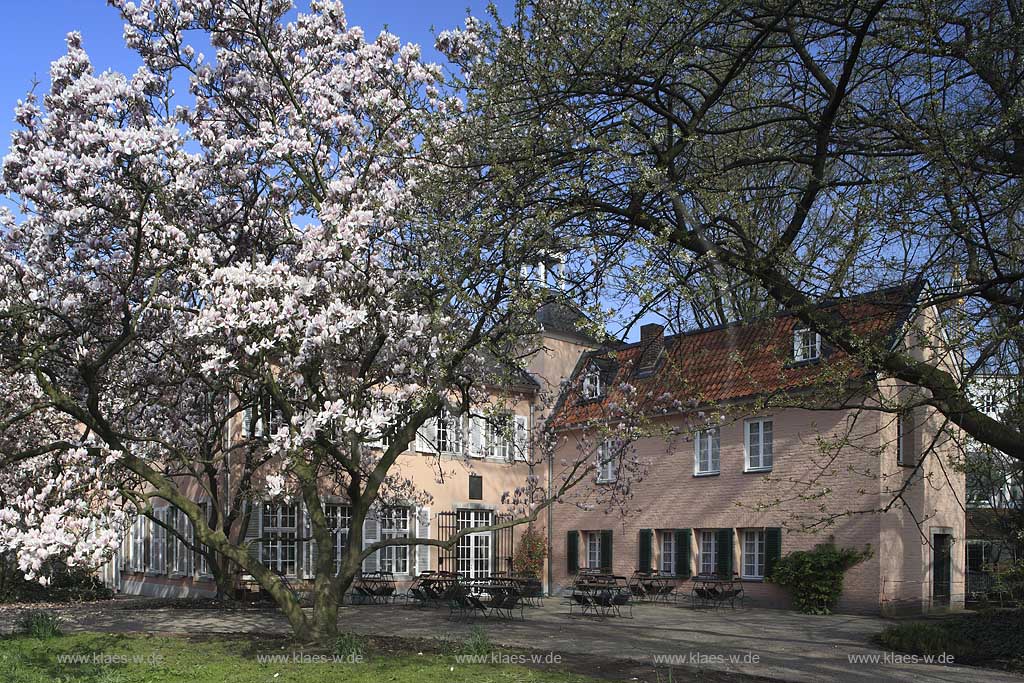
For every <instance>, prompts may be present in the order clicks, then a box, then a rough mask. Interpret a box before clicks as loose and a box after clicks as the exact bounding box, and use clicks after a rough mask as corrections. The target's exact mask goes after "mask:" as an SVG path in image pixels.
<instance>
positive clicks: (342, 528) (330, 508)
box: [324, 503, 352, 576]
mask: <svg viewBox="0 0 1024 683" xmlns="http://www.w3.org/2000/svg"><path fill="white" fill-rule="evenodd" d="M324 515H325V516H326V517H327V528H328V529H330V530H331V531H333V532H334V575H335V576H337V575H338V574H339V573H341V558H342V556H343V555H344V554H345V548H346V547H347V546H348V532H349V529H350V528H351V527H352V508H350V507H349V506H348V505H335V504H333V503H328V504H327V505H324Z"/></svg>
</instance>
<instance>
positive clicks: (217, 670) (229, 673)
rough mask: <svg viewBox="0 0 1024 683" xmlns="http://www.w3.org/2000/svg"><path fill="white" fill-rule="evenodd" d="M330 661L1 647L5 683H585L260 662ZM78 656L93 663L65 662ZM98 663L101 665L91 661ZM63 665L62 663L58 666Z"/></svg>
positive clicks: (368, 659) (129, 642) (532, 675)
mask: <svg viewBox="0 0 1024 683" xmlns="http://www.w3.org/2000/svg"><path fill="white" fill-rule="evenodd" d="M293 652H295V653H299V652H303V653H304V654H305V655H310V656H311V655H316V656H320V657H331V656H332V655H331V654H330V653H329V652H326V651H324V650H315V649H306V650H303V649H302V648H301V647H300V646H297V645H295V646H293V645H292V644H289V643H284V642H283V641H272V640H267V641H248V640H235V639H231V640H221V641H196V640H186V639H182V638H172V637H162V636H134V635H114V634H102V633H79V634H71V635H65V636H62V637H56V638H47V639H39V638H31V637H25V636H15V637H10V638H4V639H0V681H3V682H4V683H53V682H54V681H58V682H59V683H165V682H166V683H181V682H182V681H184V682H186V683H262V682H266V683H323V682H325V681H334V680H338V681H345V682H346V683H349V682H351V683H364V682H365V683H377V682H378V681H393V682H396V683H405V682H412V681H425V682H429V683H442V682H445V683H446V682H447V681H466V682H467V683H469V682H470V681H471V682H472V683H586V682H588V681H592V680H593V679H590V678H585V677H581V676H576V675H573V674H567V673H563V672H561V671H558V670H555V669H532V668H528V667H525V666H520V665H513V664H472V665H470V664H459V663H458V662H456V659H455V656H454V655H453V654H437V653H429V652H428V653H424V654H422V655H420V654H416V653H411V652H398V653H385V652H378V653H375V652H374V651H373V650H370V651H368V652H367V653H366V656H365V661H364V662H363V663H358V664H354V663H337V662H331V663H323V662H319V663H299V662H288V663H281V662H274V663H267V662H260V661H259V660H258V657H260V656H267V655H285V656H291V655H292V653H293ZM68 656H78V657H79V658H82V657H84V658H86V659H87V660H90V661H85V662H83V661H81V659H79V660H78V661H77V662H69V661H67V657H68ZM97 658H98V660H99V661H96V660H97ZM62 660H63V661H62Z"/></svg>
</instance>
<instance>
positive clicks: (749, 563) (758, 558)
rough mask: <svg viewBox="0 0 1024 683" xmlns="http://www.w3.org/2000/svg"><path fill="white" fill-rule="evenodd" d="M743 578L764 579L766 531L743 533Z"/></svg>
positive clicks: (751, 530) (758, 530) (755, 530)
mask: <svg viewBox="0 0 1024 683" xmlns="http://www.w3.org/2000/svg"><path fill="white" fill-rule="evenodd" d="M743 578H745V579H763V578H764V530H761V529H747V530H746V531H744V532H743Z"/></svg>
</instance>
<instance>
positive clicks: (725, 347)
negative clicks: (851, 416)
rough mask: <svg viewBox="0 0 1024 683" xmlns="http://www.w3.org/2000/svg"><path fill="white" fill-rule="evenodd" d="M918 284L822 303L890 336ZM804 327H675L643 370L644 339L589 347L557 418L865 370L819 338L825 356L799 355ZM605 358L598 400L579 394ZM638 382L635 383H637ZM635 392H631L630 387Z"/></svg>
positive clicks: (787, 387) (573, 419)
mask: <svg viewBox="0 0 1024 683" xmlns="http://www.w3.org/2000/svg"><path fill="white" fill-rule="evenodd" d="M919 291H920V287H919V286H905V285H901V286H899V287H891V288H888V289H884V290H879V291H877V292H872V293H870V294H863V295H858V296H856V297H850V298H847V299H842V300H838V301H835V300H834V301H830V302H829V303H825V304H822V307H823V308H826V309H827V310H829V311H830V312H831V313H832V314H833V315H836V316H840V317H841V318H843V319H844V320H846V321H847V323H848V324H849V325H850V326H851V328H852V329H853V331H854V332H855V333H856V334H858V335H867V336H869V337H876V338H878V339H879V340H886V341H888V343H892V341H894V340H895V335H896V334H897V333H898V332H899V330H900V329H901V328H902V324H903V322H904V321H905V320H907V318H908V316H909V314H910V311H911V310H912V309H913V302H914V301H916V300H917V295H918V293H919ZM799 327H800V323H799V321H798V319H797V318H796V317H795V316H794V315H792V314H789V313H780V314H778V315H775V316H772V317H770V318H765V319H763V320H759V321H755V322H751V323H737V324H730V325H724V326H721V327H716V328H710V329H705V330H697V331H694V332H688V333H683V334H677V335H673V336H670V337H666V338H665V339H664V347H665V348H664V352H663V353H662V357H661V360H660V362H659V364H658V366H657V369H656V370H655V371H654V372H653V373H652V374H650V375H649V376H646V377H644V376H638V375H637V373H636V364H637V361H638V360H639V358H640V356H641V354H642V352H643V347H642V346H641V344H640V343H634V344H629V345H626V346H623V347H620V348H618V349H614V350H604V351H595V352H592V353H589V354H585V355H584V356H583V357H582V358H581V359H580V362H579V363H578V365H577V367H576V371H575V373H574V374H573V378H572V380H571V381H570V383H569V386H568V389H567V390H566V391H565V392H564V393H563V395H562V397H561V399H560V401H559V404H558V406H557V407H556V411H555V415H554V416H553V418H552V423H551V424H552V426H553V427H555V428H561V429H565V428H571V427H573V426H579V425H582V424H583V423H587V422H590V421H593V420H600V419H607V418H608V417H610V416H612V415H614V413H615V411H616V408H617V406H623V405H625V404H627V403H633V404H635V405H640V406H643V410H644V411H645V412H647V413H648V414H654V413H663V412H666V411H669V412H675V411H680V410H684V411H685V410H687V409H689V410H692V409H695V408H697V407H699V406H708V405H713V404H716V403H720V402H725V401H733V400H737V399H745V398H753V397H757V396H762V395H768V394H775V393H780V392H784V391H791V390H799V389H801V388H803V387H808V386H811V385H813V384H815V383H816V382H818V381H820V378H821V377H822V374H823V373H825V372H827V373H828V378H829V380H830V381H833V382H836V381H844V380H846V381H848V380H853V379H857V378H860V377H864V376H865V375H866V374H867V373H866V372H865V369H864V367H863V366H862V365H860V364H859V363H857V362H855V361H854V360H853V359H851V358H850V357H849V356H848V355H847V354H846V353H844V352H842V351H838V350H829V349H828V348H827V345H826V344H825V343H824V341H823V342H822V346H823V348H822V356H823V357H822V359H820V360H819V361H812V362H804V363H794V361H793V332H794V330H795V329H797V328H799ZM595 362H596V363H598V364H599V365H600V366H602V370H603V371H602V375H604V380H605V384H606V387H607V388H606V390H605V391H604V394H603V396H602V397H601V398H600V399H597V400H591V401H583V400H581V393H580V392H581V387H582V380H581V375H582V374H583V371H584V370H585V369H587V368H589V367H590V364H591V363H595ZM633 390H635V391H633ZM629 393H632V397H631V396H630V395H629Z"/></svg>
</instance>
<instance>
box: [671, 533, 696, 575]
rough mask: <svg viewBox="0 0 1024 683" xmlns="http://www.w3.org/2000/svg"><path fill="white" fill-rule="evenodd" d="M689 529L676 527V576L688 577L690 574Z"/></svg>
mask: <svg viewBox="0 0 1024 683" xmlns="http://www.w3.org/2000/svg"><path fill="white" fill-rule="evenodd" d="M691 533H692V532H691V531H690V530H689V529H676V531H675V546H676V576H681V577H683V578H689V576H690V534H691Z"/></svg>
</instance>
